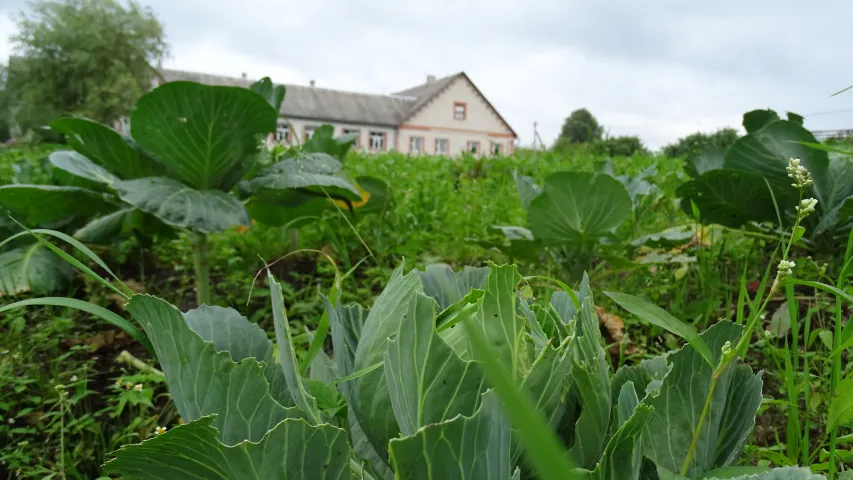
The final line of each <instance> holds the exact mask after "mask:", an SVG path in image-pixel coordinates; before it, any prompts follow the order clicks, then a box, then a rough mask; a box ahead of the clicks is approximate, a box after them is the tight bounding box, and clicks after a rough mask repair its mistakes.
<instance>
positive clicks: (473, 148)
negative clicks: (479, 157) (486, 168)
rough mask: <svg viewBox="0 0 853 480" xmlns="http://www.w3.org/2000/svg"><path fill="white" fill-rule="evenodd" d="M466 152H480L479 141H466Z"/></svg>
mask: <svg viewBox="0 0 853 480" xmlns="http://www.w3.org/2000/svg"><path fill="white" fill-rule="evenodd" d="M468 152H469V153H472V154H474V155H476V154H478V153H480V142H476V141H470V142H468Z"/></svg>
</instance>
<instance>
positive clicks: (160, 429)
mask: <svg viewBox="0 0 853 480" xmlns="http://www.w3.org/2000/svg"><path fill="white" fill-rule="evenodd" d="M164 433H166V427H157V428H155V429H154V435H162V434H164Z"/></svg>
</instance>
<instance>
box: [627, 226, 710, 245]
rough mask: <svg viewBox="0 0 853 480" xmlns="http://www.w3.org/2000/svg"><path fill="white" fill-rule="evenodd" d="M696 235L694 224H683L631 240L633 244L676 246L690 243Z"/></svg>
mask: <svg viewBox="0 0 853 480" xmlns="http://www.w3.org/2000/svg"><path fill="white" fill-rule="evenodd" d="M695 236H696V229H695V228H694V227H693V226H691V225H681V226H677V227H670V228H667V229H666V230H663V231H660V232H657V233H650V234H648V235H643V236H642V237H638V238H637V239H635V240H634V241H632V242H631V246H633V247H641V246H643V245H648V246H651V247H657V248H675V247H679V246H681V245H684V244H686V243H689V242H690V241H691V240H693V237H695Z"/></svg>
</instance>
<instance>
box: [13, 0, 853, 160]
mask: <svg viewBox="0 0 853 480" xmlns="http://www.w3.org/2000/svg"><path fill="white" fill-rule="evenodd" d="M141 3H142V4H144V5H148V6H150V7H151V8H152V9H153V10H154V11H155V12H156V13H157V15H158V17H159V18H160V21H161V22H163V24H164V25H165V28H166V33H167V36H168V41H169V43H170V45H171V56H170V58H169V59H168V61H167V62H166V66H167V67H170V68H180V69H184V70H191V71H202V72H208V73H217V74H223V75H232V76H239V75H240V74H241V73H244V72H245V73H247V74H248V76H249V77H250V78H260V77H262V76H270V77H272V78H273V80H274V81H277V82H281V83H296V84H307V83H308V81H309V80H311V79H314V80H316V82H317V85H318V86H322V87H328V88H339V89H345V90H353V91H363V92H374V93H390V92H393V91H397V90H401V89H404V88H407V87H409V86H412V85H415V84H418V83H423V81H424V80H425V77H426V75H427V74H435V75H438V76H443V75H448V74H451V73H455V72H458V71H460V70H464V71H465V72H466V73H468V75H469V76H470V77H471V79H472V80H473V81H474V83H476V84H477V86H478V87H479V88H480V90H481V91H482V92H483V93H484V94H485V95H486V97H487V98H488V99H489V100H490V101H491V102H492V104H493V105H495V107H496V108H497V109H498V110H499V111H500V112H501V114H502V115H503V116H504V118H506V119H507V121H509V123H510V124H511V125H512V127H513V128H514V129H515V130H516V131H517V132H518V134H519V135H520V136H521V142H522V144H525V145H526V144H529V143H530V142H531V140H532V136H533V135H532V134H533V122H534V121H535V122H538V123H539V132H540V135H541V136H542V138H543V139H544V140H545V142H546V143H547V144H550V143H551V142H552V141H553V140H554V138H555V137H556V135H557V134H558V132H559V130H560V126H561V124H562V121H563V119H564V118H565V117H566V116H567V115H568V114H569V113H570V112H571V111H572V110H575V109H577V108H581V107H586V108H588V109H589V110H590V111H591V112H592V113H593V114H594V115H595V116H596V117H597V118H598V120H599V122H601V123H602V124H603V125H604V126H605V128H607V129H608V131H609V133H610V134H611V135H623V134H629V135H639V136H640V137H641V138H642V139H643V140H644V141H645V142H646V144H647V145H649V146H651V147H655V148H656V147H659V146H661V145H664V144H666V143H669V142H672V141H674V140H676V139H677V138H678V137H680V136H684V135H686V134H689V133H692V132H695V131H697V130H702V131H713V130H715V129H717V128H720V127H724V126H739V125H740V120H741V115H742V114H743V112H744V111H747V110H751V109H754V108H767V107H769V108H773V109H776V110H778V111H780V112H782V111H788V110H791V111H795V112H798V113H801V114H803V115H806V126H807V127H808V128H811V129H835V128H853V92H849V93H848V94H845V95H840V96H837V97H830V95H831V94H832V93H834V92H836V91H838V90H840V89H841V88H843V87H846V86H848V85H849V84H853V62H851V55H853V50H851V45H853V29H851V28H850V21H851V19H853V1H851V0H825V1H823V2H819V6H818V4H817V3H811V2H802V1H795V0H773V1H769V0H747V1H744V0H738V1H733V0H705V1H702V0H699V1H683V0H646V1H636V0H609V1H605V0H600V1H591V0H589V1H583V0H525V1H521V0H488V1H485V0H427V1H422V0H417V1H416V0H359V1H343V0H334V1H333V0H301V1H298V2H294V1H292V0H288V1H275V0H239V1H233V0H232V1H225V0H143V1H142V2H141ZM24 5H25V3H24V2H23V1H21V0H2V4H1V5H0V34H2V37H3V38H0V58H5V57H6V56H8V54H9V53H10V52H11V49H12V46H11V45H10V44H9V42H8V39H7V38H6V37H7V32H9V33H11V32H12V31H13V30H14V23H13V22H12V21H11V20H10V18H9V16H10V13H12V12H16V11H18V10H20V9H21V8H23V7H24Z"/></svg>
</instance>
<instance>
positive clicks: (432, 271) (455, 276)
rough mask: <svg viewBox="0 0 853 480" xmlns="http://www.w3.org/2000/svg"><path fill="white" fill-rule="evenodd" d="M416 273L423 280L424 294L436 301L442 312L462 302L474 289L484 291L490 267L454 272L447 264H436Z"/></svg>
mask: <svg viewBox="0 0 853 480" xmlns="http://www.w3.org/2000/svg"><path fill="white" fill-rule="evenodd" d="M415 273H416V274H417V275H418V278H419V279H420V280H421V284H422V285H423V289H424V294H426V295H427V296H429V297H432V298H433V299H435V301H436V302H438V306H439V311H441V310H445V309H446V308H447V307H449V306H451V305H453V304H454V303H456V302H458V301H459V300H462V298H464V297H465V296H466V295H468V292H470V291H471V290H472V289H482V288H483V284H484V283H485V282H486V277H487V276H488V275H489V267H469V266H466V267H464V269H463V270H461V271H458V272H454V271H453V269H452V268H450V266H449V265H447V264H443V263H434V264H430V265H427V266H426V268H425V269H424V271H419V270H415Z"/></svg>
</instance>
